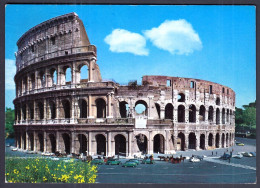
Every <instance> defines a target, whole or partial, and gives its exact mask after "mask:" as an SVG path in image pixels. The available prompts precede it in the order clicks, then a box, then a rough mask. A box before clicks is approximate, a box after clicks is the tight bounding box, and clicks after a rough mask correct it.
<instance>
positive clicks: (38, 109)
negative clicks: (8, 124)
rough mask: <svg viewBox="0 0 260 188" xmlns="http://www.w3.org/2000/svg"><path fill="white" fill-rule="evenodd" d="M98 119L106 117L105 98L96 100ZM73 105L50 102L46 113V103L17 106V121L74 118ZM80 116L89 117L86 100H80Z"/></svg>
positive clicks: (63, 102)
mask: <svg viewBox="0 0 260 188" xmlns="http://www.w3.org/2000/svg"><path fill="white" fill-rule="evenodd" d="M95 106H96V117H97V118H105V117H106V101H105V100H104V99H103V98H98V99H96V100H95ZM71 108H72V104H71V101H70V100H68V99H63V100H61V103H60V104H58V105H57V102H55V101H53V100H50V101H48V103H47V108H46V111H47V112H45V110H44V102H43V101H38V102H36V103H35V106H34V103H29V104H28V105H27V104H23V105H21V106H20V105H16V107H15V113H16V116H15V117H16V120H43V119H45V118H47V119H56V118H58V119H59V118H61V119H62V118H65V119H66V118H72V112H71V111H72V110H71ZM78 108H79V115H78V118H87V117H88V115H89V110H88V104H87V102H86V100H84V99H80V100H78ZM57 110H59V112H58V113H59V117H57V116H58V115H57Z"/></svg>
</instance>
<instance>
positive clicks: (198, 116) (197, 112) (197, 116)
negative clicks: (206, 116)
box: [196, 108, 200, 124]
mask: <svg viewBox="0 0 260 188" xmlns="http://www.w3.org/2000/svg"><path fill="white" fill-rule="evenodd" d="M199 123H200V110H199V108H196V124H199Z"/></svg>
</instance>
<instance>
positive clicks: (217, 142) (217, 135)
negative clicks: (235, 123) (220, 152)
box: [215, 133, 219, 148]
mask: <svg viewBox="0 0 260 188" xmlns="http://www.w3.org/2000/svg"><path fill="white" fill-rule="evenodd" d="M215 145H216V148H219V133H217V134H216V142H215Z"/></svg>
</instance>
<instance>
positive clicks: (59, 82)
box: [57, 65, 61, 86]
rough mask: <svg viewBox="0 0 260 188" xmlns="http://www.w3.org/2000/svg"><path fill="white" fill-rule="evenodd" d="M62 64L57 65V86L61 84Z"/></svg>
mask: <svg viewBox="0 0 260 188" xmlns="http://www.w3.org/2000/svg"><path fill="white" fill-rule="evenodd" d="M60 71H61V70H60V66H59V65H58V66H57V86H60V85H61V72H60Z"/></svg>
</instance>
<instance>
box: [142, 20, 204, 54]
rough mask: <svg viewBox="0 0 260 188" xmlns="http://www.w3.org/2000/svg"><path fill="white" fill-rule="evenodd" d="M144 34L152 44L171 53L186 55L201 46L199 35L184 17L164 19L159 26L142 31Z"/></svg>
mask: <svg viewBox="0 0 260 188" xmlns="http://www.w3.org/2000/svg"><path fill="white" fill-rule="evenodd" d="M144 34H145V36H146V37H147V38H148V39H150V40H151V42H152V43H153V45H155V46H156V47H158V48H160V49H163V50H166V51H169V52H170V53H171V54H179V55H182V54H185V55H188V54H190V53H193V51H194V50H200V49H201V48H202V42H201V40H200V37H199V35H198V34H197V33H196V31H194V30H193V28H192V25H191V24H190V23H189V22H187V21H186V20H184V19H180V20H166V21H165V22H163V23H162V24H161V25H160V26H159V27H154V28H152V29H151V30H146V31H144Z"/></svg>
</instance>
